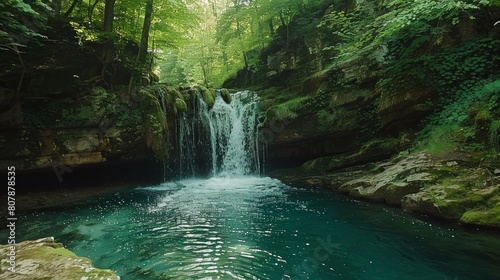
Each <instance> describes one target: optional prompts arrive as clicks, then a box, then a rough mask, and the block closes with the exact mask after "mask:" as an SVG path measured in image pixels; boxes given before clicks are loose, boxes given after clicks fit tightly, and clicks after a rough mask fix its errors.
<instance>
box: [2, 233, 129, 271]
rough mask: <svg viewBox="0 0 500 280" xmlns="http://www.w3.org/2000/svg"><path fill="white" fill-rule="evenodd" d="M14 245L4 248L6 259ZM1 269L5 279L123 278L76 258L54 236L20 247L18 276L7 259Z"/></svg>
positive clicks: (17, 250)
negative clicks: (10, 268)
mask: <svg viewBox="0 0 500 280" xmlns="http://www.w3.org/2000/svg"><path fill="white" fill-rule="evenodd" d="M10 246H11V245H0V252H1V253H2V255H3V256H7V253H8V252H9V251H10ZM1 267H2V269H1V270H0V278H1V279H15V280H28V279H30V280H31V279H55V278H54V276H57V277H56V278H57V279H61V280H75V279H86V280H98V279H109V280H118V279H120V277H119V276H117V275H116V274H115V272H113V271H111V270H109V269H98V268H95V267H94V266H93V265H92V262H91V261H90V260H89V259H87V258H84V257H79V256H77V255H75V254H74V253H73V252H71V251H69V250H67V249H65V248H64V247H63V245H62V244H61V243H55V242H54V238H52V237H48V238H42V239H38V240H34V241H23V242H21V243H18V244H16V270H15V273H12V272H11V271H9V270H8V268H9V267H10V264H9V261H8V260H7V259H6V258H3V259H2V262H1Z"/></svg>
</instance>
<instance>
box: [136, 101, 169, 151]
mask: <svg viewBox="0 0 500 280" xmlns="http://www.w3.org/2000/svg"><path fill="white" fill-rule="evenodd" d="M143 94H145V95H144V97H145V98H144V99H143V100H142V102H141V109H142V113H143V121H144V135H145V139H146V145H147V146H148V148H150V149H151V150H152V151H153V153H154V154H155V156H156V157H157V158H158V159H160V160H165V159H166V158H167V157H168V151H167V148H166V145H165V138H166V137H167V133H168V125H167V118H166V116H165V113H164V112H163V111H162V109H161V106H160V103H159V101H158V99H157V98H156V97H155V96H153V95H152V94H151V93H148V92H143Z"/></svg>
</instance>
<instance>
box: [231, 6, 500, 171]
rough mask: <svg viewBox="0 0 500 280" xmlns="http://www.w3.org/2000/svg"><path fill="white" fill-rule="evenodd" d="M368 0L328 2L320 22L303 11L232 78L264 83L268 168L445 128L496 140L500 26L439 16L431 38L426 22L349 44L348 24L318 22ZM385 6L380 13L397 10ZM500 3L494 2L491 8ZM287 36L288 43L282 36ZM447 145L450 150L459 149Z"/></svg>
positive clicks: (424, 138)
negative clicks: (344, 27)
mask: <svg viewBox="0 0 500 280" xmlns="http://www.w3.org/2000/svg"><path fill="white" fill-rule="evenodd" d="M363 5H365V6H366V5H368V4H360V5H358V8H356V9H354V8H353V10H352V11H348V10H346V11H336V7H334V6H332V7H329V8H328V9H326V10H322V11H321V12H319V13H316V14H314V13H313V14H314V16H313V18H311V20H312V21H313V22H316V23H318V25H317V26H316V28H311V27H310V26H308V25H305V24H304V23H303V22H304V21H305V20H306V19H310V18H308V17H307V16H308V14H307V13H305V12H304V13H303V14H300V15H297V16H296V17H295V18H294V20H293V22H292V23H291V24H290V25H289V26H288V27H287V29H286V30H285V28H281V29H279V30H278V31H277V33H278V35H279V36H276V38H275V39H274V40H273V41H272V42H271V43H270V44H269V46H268V47H267V48H264V49H263V50H262V51H261V52H260V56H259V57H258V58H255V59H260V61H261V62H262V64H261V66H260V67H259V68H258V69H256V70H255V69H254V70H252V71H248V69H246V70H245V69H243V70H242V71H241V72H240V73H239V74H238V75H236V76H235V77H234V78H232V79H230V80H228V82H227V83H228V84H234V85H245V86H248V85H250V83H252V82H249V81H253V84H254V85H255V84H258V85H259V87H260V91H259V94H260V95H261V97H262V100H263V101H262V102H263V107H264V111H265V119H266V121H265V124H266V127H265V129H264V132H265V133H264V135H263V139H264V141H265V142H266V143H268V148H269V163H270V165H271V166H270V168H271V169H274V168H280V167H291V166H299V165H301V164H303V163H305V162H306V161H308V160H313V159H316V158H319V157H323V156H331V155H343V156H344V155H354V157H351V159H352V160H353V162H352V163H351V165H355V164H356V163H359V164H363V163H366V162H369V161H373V160H380V159H384V158H390V157H391V156H393V155H394V154H395V153H398V152H400V151H404V150H406V149H408V148H409V147H410V146H411V145H414V146H415V145H416V144H417V142H422V143H425V145H430V144H429V142H432V141H431V140H430V139H431V138H436V139H437V138H439V137H437V136H436V135H437V134H439V133H441V132H442V131H447V132H446V133H444V134H446V135H453V134H459V135H461V136H463V137H462V138H461V139H458V138H460V137H458V138H454V139H451V140H450V139H445V138H446V137H442V139H443V142H446V141H447V140H449V142H455V143H457V142H463V143H472V142H476V143H478V145H483V146H484V147H485V149H490V148H492V147H493V146H495V145H496V144H495V143H496V142H498V140H495V139H497V138H498V136H497V132H496V128H495V127H496V125H495V123H496V122H498V118H499V116H500V111H499V106H498V105H496V104H497V99H498V97H499V95H498V94H499V91H500V90H499V88H498V83H497V82H498V75H499V72H498V67H497V66H496V65H497V64H498V63H499V62H500V57H499V56H498V55H497V54H496V52H497V51H498V50H499V49H498V48H499V47H498V42H500V41H499V40H498V35H497V32H496V31H498V28H497V27H494V26H493V25H492V24H491V22H490V21H489V20H488V19H487V18H485V17H484V16H485V15H483V14H481V15H478V18H477V19H475V20H471V19H468V18H462V17H460V20H458V21H457V22H456V23H453V24H452V23H451V21H450V22H447V23H443V24H444V25H446V26H447V28H446V30H445V31H440V32H441V33H440V34H439V36H438V38H437V39H436V40H434V39H433V40H430V39H429V38H428V37H427V33H426V32H427V31H425V30H422V32H421V34H420V33H419V34H420V35H418V36H417V35H415V36H414V37H410V34H412V33H411V32H412V31H411V30H405V29H404V28H401V29H402V30H401V31H400V32H402V33H403V34H404V32H408V35H407V36H406V37H405V36H404V35H401V33H395V34H393V35H394V39H391V40H387V42H386V43H385V44H382V45H380V46H379V47H378V48H372V49H370V48H366V49H363V47H360V46H359V45H356V46H357V47H359V51H358V52H352V49H350V50H345V49H342V46H343V44H347V43H346V41H345V40H344V41H343V40H342V39H339V38H338V37H336V36H337V35H338V33H339V32H340V33H342V32H343V31H338V30H336V29H335V28H333V27H332V28H333V30H329V31H327V32H325V30H324V29H321V26H323V27H324V26H325V25H328V24H331V22H335V21H336V20H338V17H342V16H345V17H346V18H350V19H352V18H356V17H359V13H363V12H366V10H364V11H362V12H360V11H359V9H360V10H363V9H364V8H363ZM393 8H394V7H393ZM357 9H358V10H357ZM384 9H385V8H384ZM384 9H382V8H381V9H380V10H378V15H383V14H385V13H388V12H391V11H390V10H387V9H385V10H384ZM375 10H377V9H375ZM499 11H500V10H499V9H498V7H494V8H492V7H489V8H488V14H490V15H491V14H499ZM375 14H377V13H375ZM378 15H371V16H373V17H374V18H377V16H378ZM309 16H310V15H309ZM356 20H357V21H359V20H360V18H356ZM377 20H379V18H377ZM427 24H428V27H430V26H433V25H434V24H435V23H434V22H431V21H429V22H427ZM351 27H352V28H353V29H354V28H357V27H355V26H351ZM360 28H364V27H360ZM374 28H380V30H382V31H383V28H382V27H380V26H378V27H374ZM306 29H307V30H308V32H306V33H305V32H304V30H306ZM431 29H432V28H431ZM285 31H286V34H285ZM337 31H338V32H337ZM382 31H380V32H382ZM356 32H360V30H356ZM384 32H385V31H384ZM354 33H355V31H352V36H354V35H355V34H354ZM349 34H351V33H349ZM285 35H286V38H289V41H287V42H288V44H287V45H284V44H283V42H281V41H280V40H283V38H284V37H285ZM397 36H401V37H397ZM401 38H405V39H401ZM397 40H399V41H397ZM280 42H281V43H280ZM365 44H368V42H365ZM338 46H340V47H338ZM352 48H354V47H352ZM342 52H351V56H350V57H347V58H346V57H345V56H342ZM412 52H413V53H412ZM339 53H340V54H339ZM245 71H246V72H245ZM243 76H245V77H244V78H243ZM249 77H250V78H249ZM460 129H464V130H463V131H462V132H460ZM464 131H467V132H464ZM481 131H482V132H481ZM488 135H490V136H488ZM491 135H493V136H491ZM488 137H489V138H490V140H488V139H487V138H488ZM381 139H385V140H383V141H384V142H385V144H386V147H384V148H383V149H380V152H379V153H374V154H373V155H372V157H371V158H370V159H367V158H360V157H358V159H356V160H354V158H356V157H355V155H356V154H357V153H359V152H360V151H361V150H362V149H363V147H364V146H365V145H367V144H370V142H372V141H373V140H377V141H378V140H381ZM488 141H489V142H488ZM391 145H392V146H391ZM419 145H420V144H419ZM422 145H423V146H425V145H424V144H422ZM389 146H391V147H389ZM449 146H450V147H448V150H451V151H452V150H453V148H456V147H453V148H451V146H452V145H451V144H450V145H449ZM430 148H432V147H430ZM438 149H440V148H438ZM443 151H444V149H443Z"/></svg>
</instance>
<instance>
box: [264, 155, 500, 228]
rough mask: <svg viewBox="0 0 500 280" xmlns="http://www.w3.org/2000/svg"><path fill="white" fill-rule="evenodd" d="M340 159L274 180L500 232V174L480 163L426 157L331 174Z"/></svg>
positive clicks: (304, 167)
mask: <svg viewBox="0 0 500 280" xmlns="http://www.w3.org/2000/svg"><path fill="white" fill-rule="evenodd" d="M336 160H337V161H338V159H335V158H330V157H326V158H321V159H317V160H314V161H310V162H306V163H305V164H304V165H302V166H301V167H299V168H295V169H294V170H290V169H286V170H278V171H275V172H274V173H273V176H274V177H277V178H279V179H281V180H283V181H284V182H287V183H300V184H306V185H309V186H321V187H328V188H332V189H333V190H335V191H338V192H341V193H346V194H348V195H350V196H353V197H357V198H361V199H367V200H371V201H377V202H385V203H387V204H391V205H399V206H401V207H402V208H403V210H404V211H409V212H417V213H422V214H428V215H431V216H434V217H437V218H440V219H444V220H448V221H456V222H461V223H463V224H467V225H474V226H483V227H491V228H500V170H499V169H497V168H495V167H494V166H489V165H487V164H481V161H479V164H476V162H475V161H474V160H472V159H470V158H467V155H461V154H455V155H449V156H448V157H447V158H441V159H436V158H432V157H431V156H429V155H428V154H426V153H423V152H422V153H416V154H411V155H407V156H405V157H399V158H395V159H392V160H388V161H381V162H376V163H369V164H365V165H359V166H354V167H348V168H343V169H339V170H335V171H328V169H329V168H328V166H331V165H332V161H333V162H334V163H335V161H336ZM321 166H326V167H323V168H322V167H321ZM318 170H319V172H318ZM330 170H332V169H330ZM290 174H294V175H290Z"/></svg>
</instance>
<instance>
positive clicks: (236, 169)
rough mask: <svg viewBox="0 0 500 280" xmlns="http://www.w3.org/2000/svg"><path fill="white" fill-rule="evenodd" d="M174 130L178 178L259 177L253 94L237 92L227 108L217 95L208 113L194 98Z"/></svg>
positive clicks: (202, 103)
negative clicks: (254, 175) (175, 133)
mask: <svg viewBox="0 0 500 280" xmlns="http://www.w3.org/2000/svg"><path fill="white" fill-rule="evenodd" d="M177 126H178V128H177V132H178V137H177V138H178V141H179V143H178V147H179V153H178V154H179V160H178V162H179V176H180V178H186V177H194V176H198V175H202V176H203V175H210V176H213V177H219V176H220V177H228V176H238V175H248V174H260V172H261V170H262V166H261V159H260V156H259V152H260V150H261V148H260V147H259V141H258V127H259V97H258V96H257V95H256V94H255V93H254V92H252V91H240V92H237V93H235V94H233V95H232V102H231V103H230V104H227V103H226V102H225V101H224V100H223V98H222V97H221V95H220V93H217V97H216V99H215V103H214V105H213V107H212V108H211V109H209V108H208V105H207V104H206V103H205V102H204V101H203V99H202V98H199V97H197V98H193V99H192V104H191V110H190V112H185V113H182V114H181V116H180V117H179V118H178V121H177Z"/></svg>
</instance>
